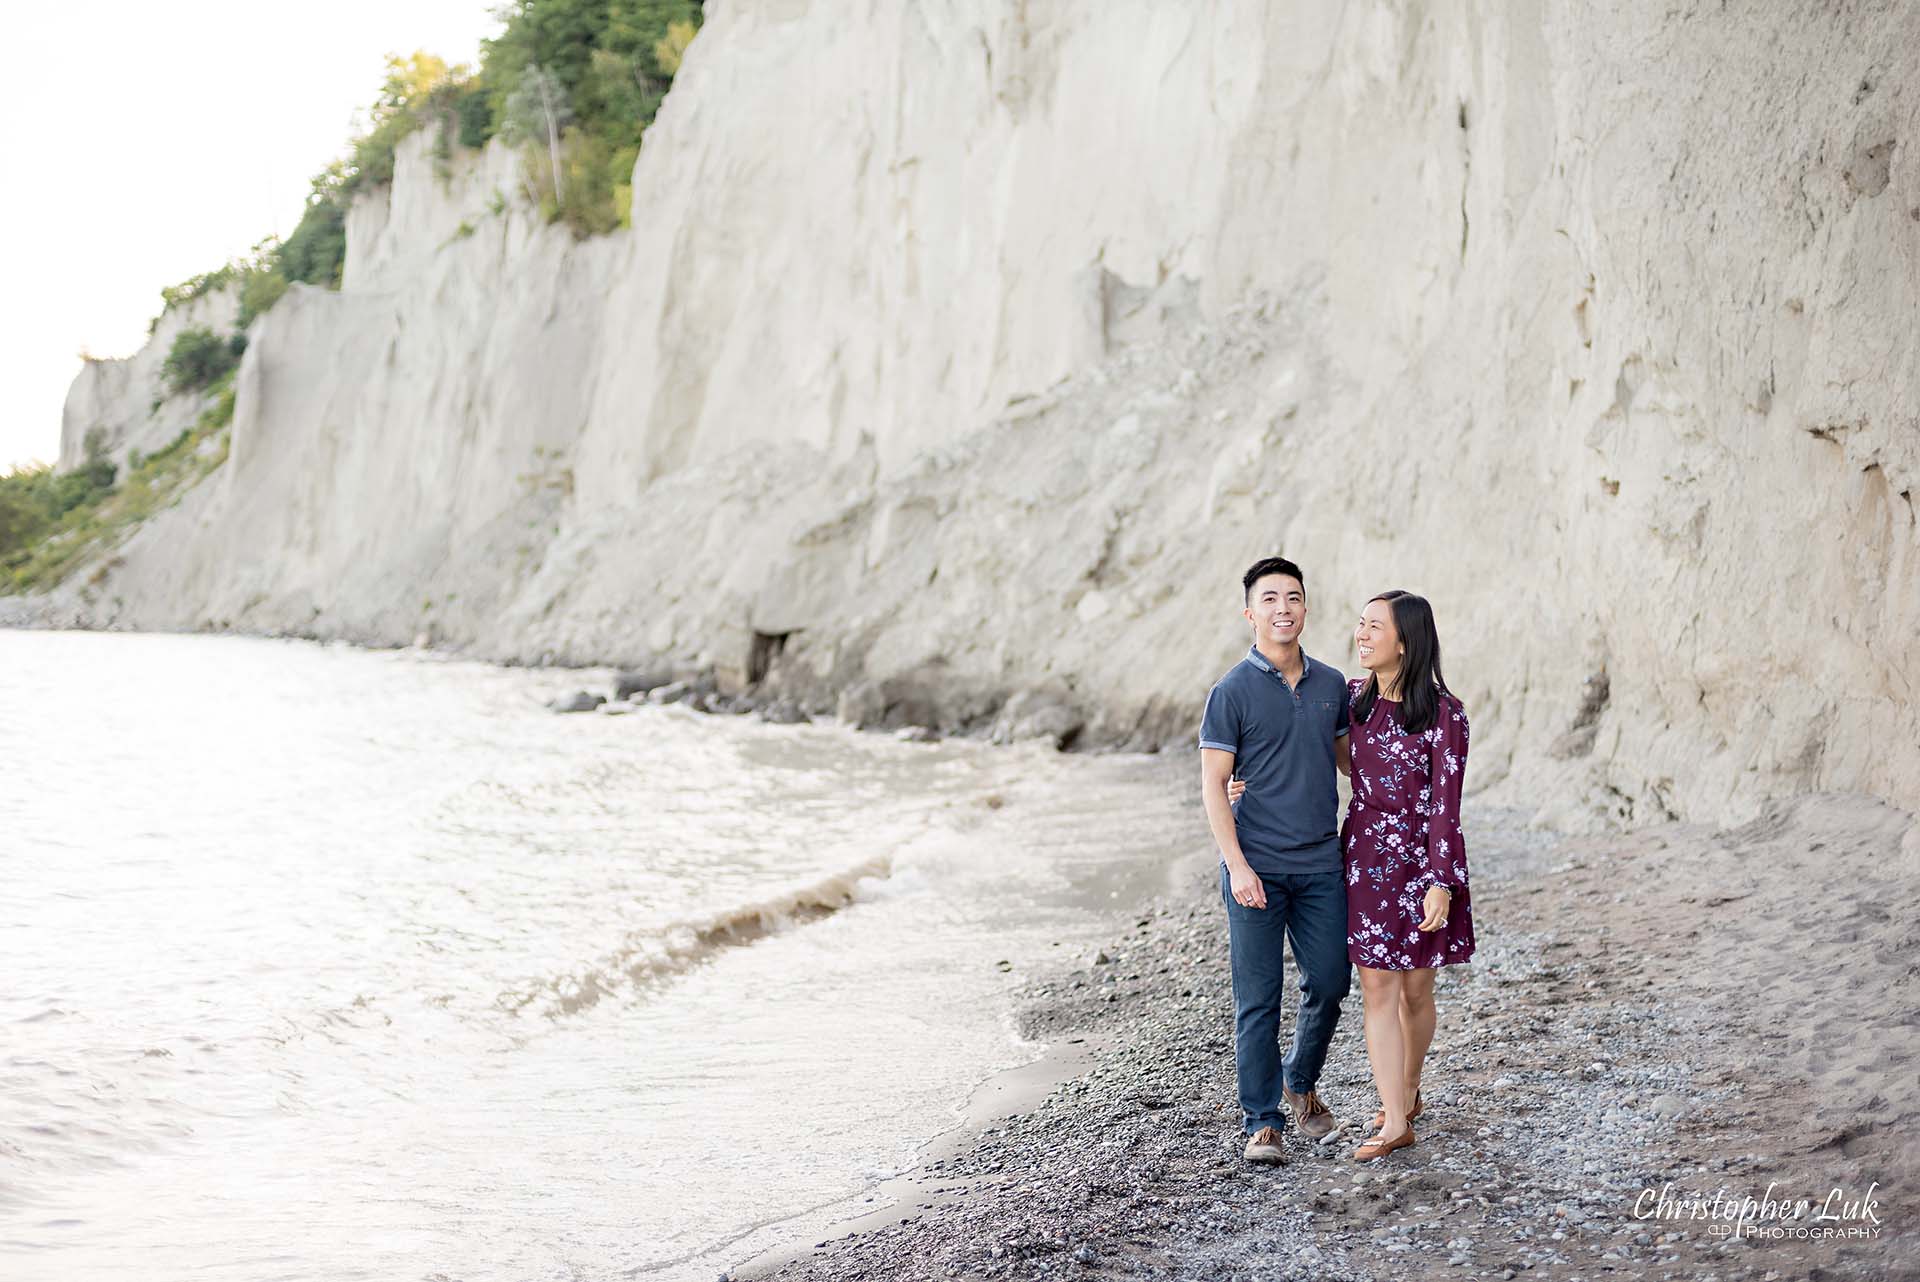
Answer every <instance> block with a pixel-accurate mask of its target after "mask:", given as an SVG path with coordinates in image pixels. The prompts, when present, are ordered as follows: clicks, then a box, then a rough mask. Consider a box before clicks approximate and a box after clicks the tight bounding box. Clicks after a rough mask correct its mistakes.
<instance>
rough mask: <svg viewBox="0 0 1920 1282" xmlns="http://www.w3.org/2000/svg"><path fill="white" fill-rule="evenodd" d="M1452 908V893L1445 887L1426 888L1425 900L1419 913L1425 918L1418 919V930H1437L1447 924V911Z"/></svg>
mask: <svg viewBox="0 0 1920 1282" xmlns="http://www.w3.org/2000/svg"><path fill="white" fill-rule="evenodd" d="M1452 907H1453V892H1452V891H1450V890H1448V889H1447V888H1446V887H1445V886H1429V887H1427V897H1426V900H1425V901H1424V902H1423V903H1422V904H1421V905H1420V911H1422V912H1424V913H1425V914H1426V916H1424V917H1422V918H1421V919H1420V929H1422V930H1438V929H1440V928H1441V927H1442V926H1444V925H1446V924H1447V910H1448V909H1449V908H1452Z"/></svg>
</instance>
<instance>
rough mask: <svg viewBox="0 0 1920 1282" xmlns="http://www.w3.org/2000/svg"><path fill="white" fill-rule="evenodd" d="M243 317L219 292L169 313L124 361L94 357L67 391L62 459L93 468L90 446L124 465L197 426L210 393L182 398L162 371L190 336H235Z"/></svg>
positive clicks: (63, 466)
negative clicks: (205, 333) (177, 342)
mask: <svg viewBox="0 0 1920 1282" xmlns="http://www.w3.org/2000/svg"><path fill="white" fill-rule="evenodd" d="M239 314H240V298H239V295H238V293H237V291H235V290H234V289H232V288H230V287H229V288H225V289H216V290H212V291H209V292H208V293H206V294H203V295H201V296H200V297H199V298H195V299H193V300H191V301H190V302H186V303H183V304H181V305H180V306H178V307H169V308H168V309H167V310H166V312H165V313H163V314H162V315H161V317H160V319H159V320H158V321H156V322H155V323H154V326H153V333H151V334H150V335H148V336H147V342H146V346H144V347H142V348H141V349H140V350H139V351H137V352H135V353H134V354H133V355H132V356H128V357H123V358H119V359H104V360H102V359H94V358H88V359H87V360H86V361H84V362H83V363H82V364H81V367H80V374H79V376H78V377H77V378H75V379H74V380H73V385H72V386H71V387H69V388H68V389H67V403H66V405H65V406H64V407H63V409H62V411H61V415H60V459H59V462H58V463H56V464H55V466H56V467H57V468H58V469H59V470H60V471H62V472H70V471H72V470H73V469H74V468H76V467H79V466H80V465H81V464H82V463H84V462H86V459H87V451H88V449H89V446H90V445H92V446H95V447H97V448H98V450H99V452H100V456H101V457H102V458H105V459H109V460H111V461H112V462H113V463H115V464H116V465H120V466H125V465H126V463H127V461H128V456H129V455H130V454H132V453H133V452H134V451H136V450H137V451H139V452H140V453H142V454H152V453H153V452H155V451H156V450H158V449H160V448H161V447H162V446H164V445H167V444H169V443H171V442H172V441H173V439H174V438H175V437H176V436H178V435H180V433H181V432H182V431H184V430H186V429H187V428H190V427H192V426H193V424H194V421H195V420H196V419H198V418H199V417H200V415H201V413H202V412H203V411H204V410H205V409H206V408H207V406H208V404H209V402H210V399H211V398H210V397H209V396H207V395H206V394H205V393H203V392H194V391H187V392H181V393H178V394H175V393H174V392H172V391H171V390H170V389H169V388H168V386H167V380H166V378H165V376H164V374H163V367H164V366H165V364H166V361H167V353H168V352H170V351H172V350H173V344H174V340H175V339H177V338H179V337H180V335H181V334H182V333H183V332H185V331H186V330H189V329H204V330H208V331H209V332H211V333H214V334H218V335H219V336H220V337H221V338H223V339H224V338H227V337H229V336H230V335H231V334H232V332H233V327H234V320H235V318H236V317H238V315H239Z"/></svg>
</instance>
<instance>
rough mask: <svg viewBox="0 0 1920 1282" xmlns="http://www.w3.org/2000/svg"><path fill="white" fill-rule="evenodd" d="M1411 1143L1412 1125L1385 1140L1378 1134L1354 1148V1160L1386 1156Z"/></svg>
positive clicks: (1360, 1160) (1367, 1160)
mask: <svg viewBox="0 0 1920 1282" xmlns="http://www.w3.org/2000/svg"><path fill="white" fill-rule="evenodd" d="M1411 1143H1413V1128H1412V1127H1411V1126H1409V1127H1408V1128H1407V1129H1406V1130H1404V1131H1402V1132H1400V1134H1399V1135H1398V1136H1397V1137H1395V1138H1393V1139H1390V1140H1383V1139H1381V1138H1380V1137H1379V1136H1377V1135H1376V1136H1375V1137H1374V1138H1372V1139H1370V1140H1368V1141H1367V1142H1366V1143H1365V1144H1362V1145H1361V1146H1360V1147H1359V1148H1357V1149H1355V1150H1353V1160H1354V1161H1356V1162H1371V1161H1373V1160H1374V1159H1375V1158H1377V1157H1385V1156H1386V1155H1387V1154H1389V1153H1391V1152H1393V1150H1395V1149H1397V1148H1405V1147H1407V1146H1408V1145H1409V1144H1411Z"/></svg>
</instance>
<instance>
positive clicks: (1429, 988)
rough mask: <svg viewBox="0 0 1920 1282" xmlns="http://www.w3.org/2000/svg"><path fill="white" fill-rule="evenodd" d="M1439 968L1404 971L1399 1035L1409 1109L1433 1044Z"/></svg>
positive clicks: (1418, 1087)
mask: <svg viewBox="0 0 1920 1282" xmlns="http://www.w3.org/2000/svg"><path fill="white" fill-rule="evenodd" d="M1437 970H1438V968H1437V967H1434V966H1423V967H1421V968H1420V969H1418V970H1409V971H1402V972H1401V980H1400V1038H1401V1041H1402V1043H1403V1044H1404V1046H1405V1047H1406V1056H1407V1059H1406V1066H1407V1067H1406V1083H1407V1107H1408V1108H1412V1107H1413V1097H1414V1096H1415V1095H1417V1094H1418V1093H1419V1091H1420V1070H1421V1068H1422V1067H1423V1066H1425V1064H1426V1062H1427V1048H1428V1047H1430V1046H1432V1045H1433V1026H1434V1022H1435V1019H1436V1016H1435V1012H1434V1007H1433V977H1434V974H1435V973H1436V971H1437Z"/></svg>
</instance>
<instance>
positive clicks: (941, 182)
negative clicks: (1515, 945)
mask: <svg viewBox="0 0 1920 1282" xmlns="http://www.w3.org/2000/svg"><path fill="white" fill-rule="evenodd" d="M707 13H708V18H707V23H706V27H705V29H704V30H703V32H702V34H701V35H700V37H699V39H698V40H697V41H696V42H695V43H694V45H693V47H692V49H691V51H690V52H689V55H688V58H687V62H686V65H685V67H684V69H683V71H682V73H681V74H680V76H679V78H678V79H677V80H676V83H675V88H674V91H673V93H672V95H671V97H670V99H669V101H668V103H667V105H666V107H665V108H664V110H663V111H662V113H661V116H660V119H659V121H658V122H657V123H656V124H655V125H654V127H653V128H652V130H651V131H650V132H649V134H648V137H647V142H646V146H645V148H644V149H643V152H642V155H641V157H640V160H639V163H638V165H637V167H636V170H635V174H634V203H633V209H634V216H633V220H634V224H635V225H634V228H633V229H632V230H631V231H630V232H622V233H618V234H615V235H613V236H609V237H605V238H601V239H597V240H592V241H585V242H582V241H577V240H575V239H574V238H573V237H572V236H571V235H570V234H569V233H568V232H567V231H566V230H565V229H564V228H561V227H557V226H548V225H545V224H542V223H541V222H540V221H539V220H538V219H537V218H536V217H534V216H533V215H532V214H531V213H530V212H529V211H528V209H527V208H526V206H525V204H524V202H523V201H521V200H520V199H519V198H518V196H517V195H516V178H515V172H514V169H513V158H512V156H511V155H510V154H508V153H507V152H506V150H505V149H504V148H503V147H501V146H500V145H498V144H496V145H494V147H492V148H491V149H490V150H488V151H487V152H485V153H483V154H480V155H464V156H461V157H457V158H456V161H455V164H454V167H453V171H452V173H451V174H450V175H449V176H447V177H446V178H444V179H443V178H441V177H438V176H436V175H435V173H434V171H433V164H432V158H431V156H430V154H429V152H428V150H427V140H426V139H424V138H418V139H415V140H413V141H412V142H411V143H410V144H409V145H407V146H406V147H403V149H402V152H401V155H400V157H399V164H398V167H397V172H396V178H395V182H394V184H393V186H392V187H391V189H390V190H387V191H382V192H378V193H375V194H373V195H372V196H370V197H369V198H367V199H366V200H364V201H363V203H362V204H361V205H360V206H359V207H358V208H356V210H355V211H354V214H353V218H352V220H351V222H350V224H349V251H348V253H349V257H348V264H347V270H346V275H345V285H344V288H343V289H342V290H341V291H340V292H339V293H327V292H323V291H318V290H313V289H306V288H296V289H295V290H294V291H293V292H291V293H290V294H289V295H288V297H286V298H285V299H283V300H282V301H281V302H280V303H279V304H278V305H277V306H276V307H275V308H274V309H273V310H272V311H271V312H269V313H268V314H267V315H266V316H265V317H264V318H262V319H261V321H259V322H258V323H257V324H256V326H255V328H254V331H253V334H252V341H251V345H250V347H249V349H248V352H247V355H246V358H245V360H244V361H243V364H242V367H241V371H240V375H239V382H238V399H237V402H236V409H235V418H234V424H233V428H232V449H231V454H230V457H229V459H228V461H227V463H226V464H225V465H224V466H223V467H222V468H221V469H220V470H219V471H218V472H217V473H215V474H214V476H213V477H211V478H210V479H209V480H208V481H207V482H205V483H203V484H202V485H201V486H200V487H199V488H198V489H196V490H195V491H193V492H192V493H191V494H189V496H188V497H187V498H186V500H184V501H183V502H182V503H181V504H179V505H178V506H177V507H175V508H173V509H170V510H168V511H166V512H164V513H162V514H160V515H159V516H157V517H156V518H154V519H153V520H151V521H149V522H148V524H147V525H146V526H144V527H143V528H142V529H140V530H139V531H138V532H137V533H136V534H135V535H134V536H133V537H132V538H131V539H129V540H128V541H127V542H126V543H125V544H124V545H123V546H121V547H120V548H119V549H117V550H116V552H115V553H114V560H113V562H112V563H111V565H110V566H109V568H108V570H107V572H106V574H105V575H104V577H102V576H96V575H75V576H74V579H73V581H72V582H73V584H74V586H72V587H69V588H63V589H61V590H59V591H57V592H56V593H54V594H53V595H52V596H51V597H49V598H46V599H33V600H31V601H25V602H22V601H14V602H0V607H4V608H5V609H7V610H8V611H10V617H14V618H16V619H24V618H28V617H31V618H35V619H39V620H42V621H51V622H81V623H84V624H87V625H89V626H112V627H142V628H201V627H213V628H228V627H230V628H235V629H243V630H248V631H259V632H293V633H299V634H304V635H314V636H344V637H350V638H354V639H358V640H364V641H371V642H384V643H406V642H408V641H410V640H412V639H413V638H415V637H416V636H419V635H421V634H425V635H426V636H427V637H428V638H429V639H430V640H431V641H432V642H433V643H434V644H435V645H440V646H446V647H449V648H457V649H461V650H464V651H466V652H469V653H472V654H475V655H478V656H485V657H492V658H503V659H516V660H523V661H536V662H537V661H554V662H573V661H583V662H584V661H600V662H627V663H635V664H640V663H655V662H657V663H664V664H670V665H679V666H682V667H698V666H702V665H708V666H713V667H715V668H717V669H718V670H719V671H720V673H721V675H722V676H723V678H725V679H727V680H730V681H742V680H746V679H748V678H749V677H750V676H754V675H758V672H757V668H758V667H759V666H760V664H759V661H760V660H763V659H765V658H766V657H767V656H768V655H771V654H773V653H775V651H776V650H777V653H778V657H777V660H775V662H774V664H773V667H772V669H771V672H770V674H769V675H768V680H769V683H770V684H771V685H773V686H776V687H781V688H785V689H788V690H791V691H792V692H794V693H795V694H796V695H797V696H798V697H801V698H803V699H806V700H808V701H810V702H812V703H813V704H814V705H815V706H819V707H828V706H833V705H834V704H835V702H836V701H838V702H839V704H840V706H842V707H844V708H846V709H847V710H848V711H849V712H850V713H851V714H853V715H858V716H861V717H864V718H873V719H892V720H896V721H897V720H905V719H924V720H934V721H940V722H943V723H945V724H948V725H976V726H982V727H984V726H987V725H991V724H992V723H993V722H994V720H995V718H996V717H1001V719H1002V720H1003V721H1006V720H1008V718H1007V717H1006V716H1005V709H1004V707H1003V705H1004V704H1005V703H1006V701H1007V700H1008V698H1009V696H1015V695H1018V696H1020V697H1021V699H1022V702H1023V703H1024V704H1026V705H1028V706H1050V707H1054V708H1071V709H1076V710H1077V714H1069V715H1068V716H1067V723H1070V722H1071V721H1073V720H1077V719H1079V717H1080V716H1084V718H1085V719H1086V721H1087V723H1088V725H1087V729H1086V731H1085V732H1084V740H1085V741H1086V742H1101V743H1124V744H1130V745H1133V746H1158V745H1161V744H1176V743H1178V744H1187V743H1190V742H1191V735H1192V731H1193V727H1194V724H1195V721H1196V719H1197V715H1198V707H1199V701H1200V699H1201V697H1202V696H1203V695H1204V693H1205V690H1206V688H1207V686H1208V684H1209V683H1210V682H1211V681H1212V679H1213V678H1214V677H1215V676H1216V675H1218V673H1219V672H1220V671H1222V670H1223V669H1224V668H1225V667H1226V666H1227V665H1228V664H1230V663H1231V662H1232V661H1234V659H1235V658H1236V657H1237V655H1238V654H1239V653H1241V652H1242V651H1243V650H1244V647H1245V625H1244V623H1243V622H1242V621H1241V620H1240V618H1239V616H1238V606H1239V601H1238V582H1237V580H1238V575H1239V572H1240V571H1241V569H1242V568H1244V566H1245V565H1246V564H1247V563H1249V562H1250V561H1252V560H1253V559H1254V558H1256V557H1257V556H1260V555H1264V554H1267V553H1270V552H1273V551H1276V550H1279V551H1284V552H1285V553H1287V554H1288V555H1291V556H1293V557H1295V558H1296V559H1298V560H1300V561H1301V562H1302V563H1303V564H1304V565H1305V566H1306V567H1307V569H1308V574H1309V580H1310V582H1309V587H1310V593H1311V600H1312V611H1313V614H1312V618H1311V621H1310V624H1309V628H1308V633H1307V642H1308V648H1309V650H1310V651H1312V652H1314V653H1316V654H1320V655H1323V656H1325V657H1328V658H1331V659H1333V660H1334V661H1335V662H1336V663H1341V664H1343V665H1350V663H1351V660H1350V648H1349V647H1348V645H1347V642H1346V636H1347V632H1348V628H1349V624H1350V621H1351V618H1352V617H1353V616H1354V615H1355V614H1356V613H1357V611H1358V609H1359V606H1360V604H1361V603H1362V602H1363V601H1364V599H1365V598H1366V597H1367V596H1368V595H1369V594H1370V593H1372V592H1375V591H1378V590H1381V589H1383V588H1387V587H1407V588H1412V589H1415V590H1418V591H1421V592H1423V593H1424V594H1426V595H1427V596H1429V597H1430V598H1431V599H1432V600H1433V602H1434V604H1435V608H1436V611H1437V613H1438V617H1439V620H1440V624H1441V627H1442V635H1443V638H1444V640H1445V643H1446V650H1447V671H1448V675H1449V677H1450V678H1451V679H1452V681H1453V683H1454V685H1455V686H1456V688H1458V689H1459V691H1460V692H1461V694H1462V695H1463V697H1464V698H1465V699H1466V702H1467V704H1468V709H1469V713H1470V715H1471V716H1472V718H1473V722H1474V727H1475V753H1474V764H1473V767H1472V776H1473V780H1472V781H1473V782H1474V783H1477V784H1483V785H1485V784H1492V785H1494V786H1496V787H1497V788H1498V789H1499V790H1500V791H1501V792H1502V793H1503V794H1505V795H1506V796H1508V797H1509V798H1510V799H1512V800H1520V801H1530V802H1531V803H1533V804H1535V805H1537V806H1538V807H1539V808H1540V809H1541V812H1542V814H1543V816H1544V817H1548V818H1553V819H1558V820H1561V821H1564V822H1583V821H1585V820H1587V819H1590V818H1591V817H1593V816H1595V815H1604V816H1608V817H1611V818H1614V819H1618V820H1624V821H1638V820H1644V819H1649V818H1658V817H1663V816H1666V815H1676V814H1677V815H1684V816H1687V817H1691V818H1700V819H1706V820H1726V819H1734V818H1739V817H1744V816H1746V815H1748V814H1750V813H1752V810H1753V807H1754V805H1755V803H1756V801H1757V800H1758V799H1760V798H1762V797H1766V796H1770V795H1777V794H1780V793H1785V792H1793V791H1800V790H1805V789H1837V790H1857V791H1864V792H1871V793H1874V794H1877V795H1879V796H1882V797H1886V798H1889V799H1891V800H1893V801H1895V802H1896V803H1897V804H1904V805H1906V806H1908V807H1912V806H1913V804H1914V803H1915V801H1916V800H1920V713H1916V702H1915V690H1914V683H1915V681H1916V680H1920V531H1917V528H1916V523H1915V521H1916V519H1915V511H1914V494H1913V492H1914V489H1915V486H1916V481H1920V348H1917V347H1916V344H1915V343H1914V340H1913V334H1914V332H1915V324H1916V321H1920V164H1916V162H1915V159H1914V156H1915V153H1914V151H1913V143H1914V140H1915V139H1920V13H1917V12H1916V11H1913V10H1911V9H1908V8H1905V7H1902V6H1899V5H1896V4H1891V3H1885V4H1877V5H1876V4H1862V5H1855V6H1849V7H1848V8H1847V9H1846V10H1845V11H1844V12H1840V11H1834V12H1822V13H1815V12H1812V11H1804V12H1789V11H1787V10H1783V9H1782V10H1769V11H1767V12H1766V13H1765V14H1764V15H1761V14H1759V13H1757V12H1756V11H1753V10H1750V9H1749V10H1746V11H1742V12H1738V13H1734V12H1728V11H1724V10H1722V9H1719V8H1717V7H1704V6H1703V7H1687V6H1680V7H1675V6H1670V5H1664V4H1661V5H1655V4H1652V3H1648V2H1645V0H1636V2H1635V3H1629V4H1625V5H1601V4H1581V3H1565V2H1561V3H1551V4H1544V5H1539V6H1515V5H1504V4H1498V5H1496V4H1488V3H1463V4H1460V5H1444V6H1428V5H1424V4H1414V3H1384V2H1382V3H1363V4H1356V5H1346V6H1332V5H1327V6H1278V5H1269V4H1265V3H1256V2H1253V0H1244V2H1241V3H1229V2H1227V0H1215V2H1212V3H1194V4H1191V5H1168V4H1161V3H1152V2H1151V0H1077V2H1076V0H1056V2H1054V3H1032V2H1026V3H1016V2H1015V0H997V2H988V0H976V2H974V3H964V4H953V5H931V4H925V3H908V2H907V0H887V2H884V3H883V2H882V0H869V2H868V3H865V4H861V5H857V6H847V5H844V4H825V3H820V2H819V0H753V2H747V0H732V2H729V0H715V3H712V4H709V6H708V9H707ZM138 359H143V358H136V360H138ZM89 376H90V375H83V376H82V381H83V382H84V381H85V380H86V378H88V377H89ZM78 394H79V393H78V391H76V395H78ZM140 394H141V393H139V392H137V391H136V392H128V393H125V395H129V396H135V397H137V396H139V395H140ZM88 395H91V396H96V398H100V397H101V396H102V394H99V393H93V392H89V393H88ZM105 399H111V394H105ZM142 403H143V404H144V402H142ZM64 458H65V450H64V449H63V459H64ZM756 635H757V636H759V637H760V638H761V640H760V641H759V642H758V645H757V648H756V641H755V638H756ZM750 669H754V670H753V671H750ZM1014 719H1017V718H1014Z"/></svg>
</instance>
